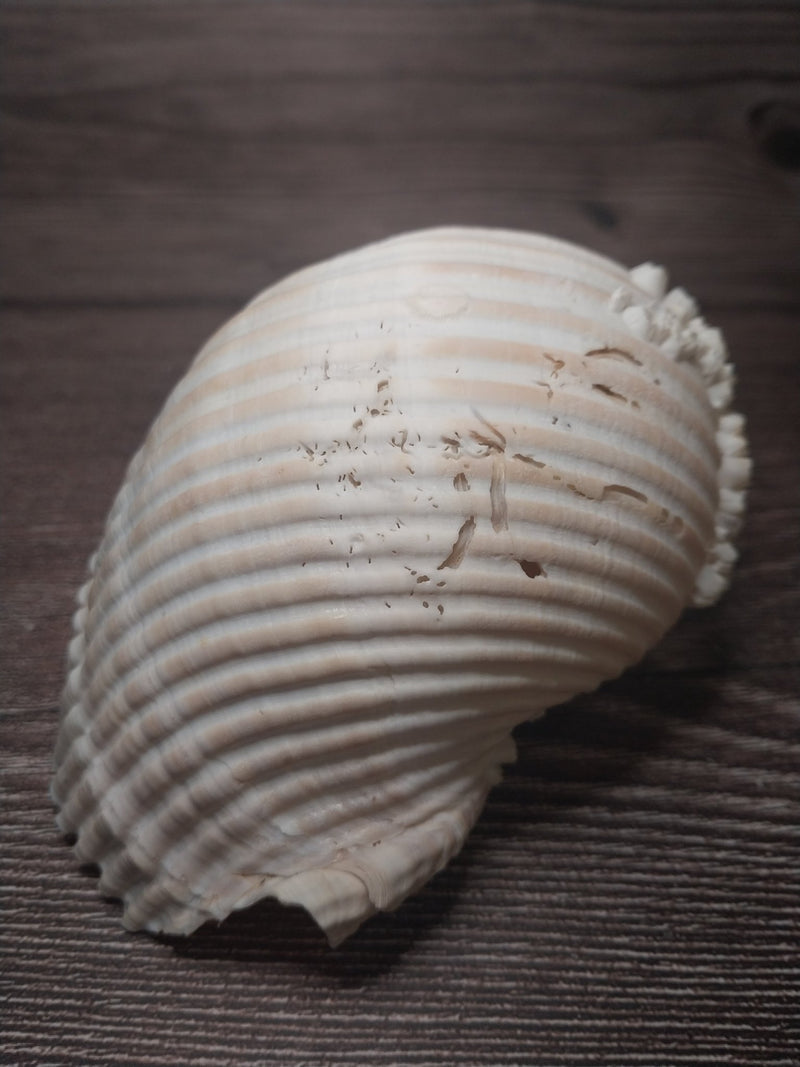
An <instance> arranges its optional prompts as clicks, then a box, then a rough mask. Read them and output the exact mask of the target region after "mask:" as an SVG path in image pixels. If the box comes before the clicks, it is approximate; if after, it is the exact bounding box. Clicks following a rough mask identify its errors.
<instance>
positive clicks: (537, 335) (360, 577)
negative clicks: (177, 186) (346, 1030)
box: [53, 228, 749, 943]
mask: <svg viewBox="0 0 800 1067" xmlns="http://www.w3.org/2000/svg"><path fill="white" fill-rule="evenodd" d="M732 381H733V373H732V369H731V366H730V364H729V363H728V361H727V355H726V351H725V346H724V343H723V340H722V337H721V336H720V334H719V332H718V331H716V330H714V329H712V328H710V327H709V326H707V325H706V324H705V322H704V321H703V319H702V318H701V317H700V316H699V314H698V311H697V308H696V306H695V304H694V302H693V301H692V300H691V298H690V297H689V296H687V294H686V293H684V292H683V291H682V290H680V289H673V290H672V291H667V284H666V276H665V274H664V272H663V271H662V270H661V269H660V268H658V267H654V266H652V265H645V266H643V267H638V268H637V269H636V270H633V271H631V272H627V271H626V270H624V268H622V267H620V266H618V265H617V264H615V263H613V262H611V261H609V260H607V259H605V258H603V257H600V256H597V255H594V254H593V253H590V252H587V251H585V250H583V249H580V248H577V247H575V246H572V245H568V244H565V243H563V242H560V241H557V240H553V239H550V238H547V237H541V236H537V235H534V234H521V233H513V232H506V231H493V230H477V229H455V228H453V229H439V230H431V231H423V232H420V233H414V234H408V235H404V236H400V237H397V238H394V239H392V240H388V241H385V242H382V243H379V244H376V245H372V246H369V247H367V248H363V249H360V250H358V251H355V252H352V253H349V254H346V255H343V256H340V257H338V258H336V259H333V260H331V261H329V262H326V263H322V264H319V265H317V266H314V267H310V268H308V269H306V270H303V271H300V272H299V273H297V274H295V275H293V276H291V277H289V278H287V279H286V280H284V281H283V282H281V283H280V284H278V285H275V286H273V287H272V288H271V289H268V290H267V291H266V292H265V293H263V294H262V295H261V296H259V297H258V298H257V299H255V300H254V301H253V302H252V303H251V304H250V305H249V306H248V307H246V308H245V309H244V310H243V311H242V312H241V313H240V314H239V315H237V316H236V317H235V318H234V319H233V320H232V321H231V322H229V323H228V324H227V325H226V326H225V327H224V328H223V329H222V330H221V331H220V332H219V333H217V334H216V336H214V337H213V338H212V339H211V340H210V341H209V342H208V344H207V345H206V346H205V348H203V350H202V351H201V352H200V354H199V355H198V356H197V358H196V359H195V361H194V363H193V364H192V366H191V368H190V369H189V371H188V373H187V374H186V376H185V377H184V379H183V380H182V381H181V382H180V383H179V384H178V386H177V387H176V389H175V390H174V392H173V394H172V396H171V397H170V398H169V400H168V402H167V404H166V405H165V407H164V410H163V412H162V413H161V415H160V416H159V418H158V419H157V420H156V422H155V423H154V425H153V427H152V429H151V431H150V433H149V434H148V437H147V439H146V441H145V443H144V445H143V447H142V449H141V450H140V452H139V453H138V454H137V455H136V457H135V458H134V459H133V462H132V463H131V466H130V469H129V471H128V473H127V476H126V478H125V481H124V483H123V486H122V488H121V490H120V492H119V495H118V497H117V499H116V502H115V504H114V507H113V509H112V511H111V515H110V517H109V520H108V524H107V528H106V532H105V535H104V538H103V541H102V543H101V545H100V547H99V550H98V552H97V554H96V555H95V557H94V558H93V560H92V561H91V564H90V576H89V580H88V581H87V583H86V585H85V586H84V587H83V589H82V590H81V593H80V596H79V608H78V611H77V614H76V616H75V620H74V625H75V637H74V639H73V641H72V643H71V645H70V649H69V668H70V670H69V678H68V681H67V684H66V688H65V691H64V696H63V716H62V721H61V728H60V734H59V738H58V744H57V750H56V773H55V779H54V783H53V796H54V799H55V801H56V803H57V804H58V805H59V808H60V812H59V823H60V825H61V827H62V828H63V830H65V831H67V832H71V833H74V834H76V835H77V844H76V850H77V853H78V855H79V857H80V859H81V860H83V861H87V862H92V863H96V864H98V865H99V867H100V870H101V880H100V885H101V889H102V890H103V892H105V893H108V894H112V895H115V896H119V897H121V898H122V899H123V901H124V905H125V912H124V922H125V924H126V925H127V926H129V927H131V928H133V929H137V928H146V929H148V930H152V931H158V930H163V931H168V932H172V933H184V934H187V933H190V932H191V931H192V930H194V929H196V927H198V926H199V925H200V924H201V923H203V922H204V921H206V920H208V919H217V920H220V919H223V918H224V917H225V916H226V915H228V914H229V913H230V912H231V911H232V910H234V909H237V908H242V907H245V906H246V905H248V904H250V903H252V902H253V901H255V900H258V899H259V898H261V897H265V896H273V897H277V899H278V900H281V901H284V902H286V903H292V904H301V905H303V906H304V907H306V908H307V909H308V910H309V911H310V912H311V914H312V915H313V916H314V917H315V919H316V920H317V922H318V923H319V924H320V925H321V926H322V927H323V929H324V930H325V931H326V932H327V934H328V937H329V938H330V940H331V941H332V942H334V943H335V942H337V941H339V940H341V939H342V938H343V937H345V936H346V935H347V934H348V933H349V932H351V931H352V930H354V929H355V928H356V927H357V926H358V925H359V924H360V923H361V922H362V921H363V920H364V919H365V918H366V917H367V916H369V915H370V914H372V913H373V912H374V911H376V910H377V909H386V908H393V907H395V906H396V905H397V904H399V903H400V901H402V900H403V898H404V897H405V896H407V894H409V893H410V892H412V891H413V890H415V889H417V888H418V887H419V886H421V885H422V884H423V883H424V882H425V881H426V880H427V879H428V878H430V877H431V875H432V874H434V873H435V872H436V871H437V870H439V869H440V868H441V867H442V866H443V865H444V864H445V863H446V862H447V861H448V860H449V859H450V857H451V856H453V855H454V853H455V852H456V851H457V850H458V849H459V848H460V847H461V845H462V843H463V841H464V838H465V836H466V834H467V832H468V830H469V828H470V827H471V825H472V824H473V822H474V821H475V819H476V818H477V816H478V814H479V812H480V810H481V807H482V805H483V802H484V799H485V797H486V794H487V792H488V790H489V789H490V787H491V786H492V784H493V783H495V782H497V780H498V779H499V777H500V773H501V772H500V766H501V764H502V763H504V762H508V761H510V760H513V758H514V744H513V741H512V739H511V730H512V728H513V726H514V725H515V724H516V723H518V722H520V721H522V720H523V719H526V718H531V717H534V716H537V715H539V714H541V713H542V712H543V711H544V710H545V709H546V708H547V707H549V706H550V705H552V704H556V703H558V702H560V701H563V700H566V699H568V698H569V697H571V696H573V695H574V694H575V693H577V692H581V691H587V690H591V689H593V688H594V687H595V686H597V685H598V684H599V683H600V682H602V681H603V680H604V679H607V678H612V677H614V676H616V675H617V674H619V673H620V672H621V671H622V670H623V669H624V668H625V667H627V666H628V665H629V664H631V663H633V662H635V661H636V660H638V659H639V658H640V657H641V656H642V655H643V653H644V652H645V651H646V650H647V649H648V648H649V647H650V646H651V645H652V644H653V643H654V642H656V641H657V640H658V639H659V637H660V636H661V635H662V634H663V632H664V631H665V630H666V629H667V628H668V627H669V626H670V625H671V624H672V623H673V622H674V621H675V619H676V618H677V617H678V615H679V614H680V612H681V611H682V609H683V608H684V607H685V606H686V605H687V604H690V603H692V602H694V603H695V604H708V603H710V602H712V601H713V600H714V599H715V598H716V597H717V596H719V594H720V593H721V592H722V590H723V589H724V588H725V586H726V583H727V581H728V576H729V572H730V568H731V565H732V563H733V560H734V558H735V552H734V550H733V547H732V538H733V537H734V535H735V534H736V531H737V528H738V525H739V522H740V519H741V516H742V511H743V503H744V490H745V486H746V483H747V479H748V474H749V460H748V459H747V454H746V445H745V439H744V433H743V423H742V419H741V418H740V417H739V416H738V415H734V414H731V413H730V412H729V410H728V409H729V405H730V402H731V394H732Z"/></svg>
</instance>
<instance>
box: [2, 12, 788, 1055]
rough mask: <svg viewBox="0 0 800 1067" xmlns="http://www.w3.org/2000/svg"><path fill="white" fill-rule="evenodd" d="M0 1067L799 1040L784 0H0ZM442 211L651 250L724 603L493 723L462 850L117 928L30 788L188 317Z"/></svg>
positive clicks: (192, 332)
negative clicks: (737, 506)
mask: <svg viewBox="0 0 800 1067" xmlns="http://www.w3.org/2000/svg"><path fill="white" fill-rule="evenodd" d="M0 18H1V19H2V24H3V46H2V47H3V79H4V81H3V88H2V135H3V156H2V170H3V177H2V180H3V205H2V207H3V218H2V252H3V273H2V296H3V299H4V307H3V311H2V320H3V321H2V371H3V392H2V435H3V445H2V457H3V487H2V507H3V564H2V566H3V595H2V610H3V618H2V626H3V634H2V639H1V640H0V650H1V652H0V654H1V655H2V679H1V684H2V694H1V695H0V702H1V704H2V708H3V718H2V740H1V741H0V745H1V746H2V748H1V751H2V774H3V780H4V784H3V789H4V793H3V802H2V803H3V811H2V828H1V829H2V842H1V843H0V864H2V886H3V890H4V894H5V898H4V902H3V914H2V936H3V939H4V945H3V951H4V956H5V959H4V962H3V965H2V976H1V977H0V982H2V984H3V986H4V992H5V998H4V1008H3V1010H4V1018H3V1028H4V1029H3V1037H2V1049H3V1055H4V1057H5V1058H4V1059H3V1060H2V1062H3V1063H5V1064H25V1065H27V1064H38V1065H71V1064H75V1065H79V1064H80V1065H95V1064H104V1065H111V1064H114V1065H117V1064H130V1065H144V1064H154V1065H168V1067H178V1065H190V1064H191V1065H199V1067H218V1065H240V1064H242V1065H258V1064H281V1065H284V1064H285V1065H290V1067H301V1065H303V1067H323V1065H340V1067H341V1065H351V1064H370V1065H372V1067H381V1065H383V1067H390V1065H396V1067H405V1065H408V1067H412V1065H413V1067H434V1065H437V1067H438V1065H441V1064H452V1063H458V1064H466V1065H476V1067H477V1065H490V1064H491V1065H504V1067H512V1065H519V1067H523V1065H548V1064H562V1065H583V1064H595V1065H628V1064H631V1065H632V1064H640V1065H659V1067H666V1065H672V1064H708V1065H712V1064H713V1065H720V1064H731V1065H737V1067H738V1065H755V1064H770V1065H773V1067H789V1065H797V1064H798V1063H800V1022H799V1016H800V962H799V959H798V936H799V931H798V920H799V919H800V831H798V813H799V812H800V803H799V801H800V785H799V779H798V771H799V766H800V763H799V760H798V756H799V755H800V704H799V702H798V688H799V687H798V659H799V658H800V657H799V656H798V616H799V615H800V610H799V608H800V595H799V593H798V568H797V563H798V555H799V548H800V540H799V538H798V526H799V525H800V524H799V523H798V519H799V517H800V478H799V477H798V475H799V474H800V471H799V469H798V468H799V467H800V463H799V462H798V456H799V454H800V388H798V386H800V374H799V371H800V342H799V341H798V331H799V330H800V7H799V6H798V3H797V2H796V0H785V2H782V0H762V2H756V0H752V2H745V0H726V2H722V0H720V2H710V0H707V2H702V0H693V2H688V0H671V2H669V3H662V2H660V0H659V2H655V0H654V2H644V0H643V2H642V3H640V4H636V3H632V2H629V3H623V2H607V3H601V2H592V0H583V2H578V0H571V2H570V0H540V2H532V3H520V2H517V3H511V2H485V3H480V2H472V3H468V2H460V3H453V2H447V0H441V2H428V3H421V2H414V0H391V2H380V0H376V2H373V3H367V2H366V0H362V2H357V0H352V2H342V0H295V2H292V3H289V2H282V3H278V2H274V3H273V2H264V3H256V2H241V0H238V2H223V0H201V2H196V3H190V2H178V0H173V2H160V3H154V2H144V0H142V2H140V3H132V2H114V3H109V2H105V0H83V2H79V3H46V2H31V3H22V2H19V3H13V2H12V3H2V5H0ZM440 222H463V223H480V224H493V225H502V226H511V227H518V228H522V229H533V230H543V231H546V232H549V233H553V234H555V235H558V236H561V237H565V238H568V239H572V240H575V241H578V242H581V243H584V244H587V245H590V246H593V247H594V248H596V249H598V250H600V251H602V252H605V253H608V254H610V255H611V256H613V257H615V258H618V259H620V260H622V261H624V262H626V263H627V264H629V265H633V264H635V263H637V262H640V261H641V260H644V259H654V260H656V261H657V262H662V263H664V264H666V265H668V267H669V268H670V270H671V272H672V275H673V278H674V279H675V280H676V282H679V283H681V284H683V285H685V286H686V287H687V288H688V289H689V290H690V291H691V292H692V293H694V294H695V295H696V296H697V297H698V298H699V299H700V300H701V302H702V304H703V306H704V309H705V311H706V313H707V316H708V318H709V319H710V320H711V321H713V322H714V323H716V324H718V325H720V326H721V327H722V328H723V329H724V331H725V333H726V335H727V337H728V340H729V343H730V346H731V348H732V350H733V353H734V355H735V359H736V362H737V365H738V370H739V378H740V385H739V406H740V408H741V409H742V410H743V411H744V412H745V413H746V415H747V418H748V421H749V426H750V431H751V437H752V449H753V455H754V458H755V463H756V468H755V481H754V484H753V489H752V494H751V504H750V511H749V518H748V521H747V525H746V528H745V530H744V533H743V536H742V539H741V549H742V554H741V562H740V565H739V568H738V571H737V574H736V580H735V583H734V586H733V589H732V590H731V592H730V593H729V594H728V595H727V596H726V598H725V599H724V600H723V601H722V602H721V603H720V604H719V606H717V607H716V608H714V609H712V610H709V611H705V612H696V613H691V614H688V615H687V616H685V617H684V619H683V620H682V621H681V622H680V623H679V625H678V626H677V627H676V629H675V630H674V631H673V632H672V633H671V634H670V635H669V636H668V638H667V639H666V640H665V641H664V642H663V644H661V645H660V647H659V648H657V649H655V650H654V651H653V652H652V653H651V654H650V655H649V656H648V657H647V658H646V660H645V661H644V662H643V663H642V664H641V665H640V666H639V667H638V668H637V669H635V670H633V671H631V672H630V673H629V674H628V675H626V676H625V677H623V678H622V679H620V680H619V681H618V682H616V683H614V684H611V685H607V686H605V687H604V688H603V689H602V690H601V691H599V692H598V693H596V694H594V695H592V696H591V697H586V698H582V699H579V700H575V701H574V702H572V703H571V704H570V705H568V706H567V707H565V708H562V709H559V710H558V711H555V712H552V713H551V714H550V716H549V717H548V718H547V720H546V721H544V722H543V723H539V724H537V725H532V726H529V727H524V728H522V729H520V730H519V732H518V739H519V744H520V760H519V763H518V764H517V765H516V766H515V767H513V768H510V769H509V770H508V773H507V778H506V780H505V782H504V783H503V784H502V785H501V786H500V787H498V788H497V790H496V791H495V792H494V793H493V795H492V796H491V798H490V800H489V803H488V805H487V808H486V810H485V813H484V815H483V817H482V819H481V821H480V823H479V824H478V826H477V827H476V829H475V831H474V833H473V834H472V836H471V838H470V840H469V843H468V845H467V847H466V848H465V849H464V851H463V853H462V854H461V855H460V856H459V857H458V858H457V859H456V861H455V862H454V863H453V864H452V865H451V866H450V867H449V868H448V869H447V870H446V871H445V872H443V873H442V874H441V875H440V876H439V877H437V878H436V879H435V880H434V881H433V882H432V883H431V884H430V885H429V886H428V887H427V888H426V889H424V890H423V891H422V892H421V893H420V894H419V895H418V896H416V897H415V898H414V899H412V900H411V901H409V902H408V903H407V904H406V905H405V906H403V907H402V908H401V909H400V910H399V911H397V912H396V913H394V914H392V915H388V916H380V917H378V918H376V919H375V920H373V921H372V922H370V923H369V924H368V925H367V926H366V927H365V928H364V929H363V930H362V931H361V932H360V933H358V934H357V935H356V936H355V937H353V938H352V940H350V941H349V942H347V943H345V945H343V946H342V947H341V948H339V949H338V950H336V951H331V950H330V949H328V948H327V947H326V945H325V943H324V941H323V939H322V937H321V935H320V934H319V933H318V932H317V931H316V929H315V928H314V927H313V925H312V923H311V921H310V920H309V919H308V918H307V917H305V916H304V914H303V913H301V912H299V911H295V910H285V909H282V908H280V907H279V906H277V905H275V904H269V903H267V904H264V905H260V906H257V907H256V908H254V909H252V910H251V911H249V912H247V913H244V914H241V915H239V916H237V917H236V918H234V919H232V920H230V921H228V922H227V923H225V924H223V925H222V926H220V927H217V928H212V929H205V930H203V931H201V932H199V933H198V934H197V935H195V936H193V937H191V938H189V939H188V940H170V939H156V938H152V937H149V936H146V935H131V934H128V933H125V932H124V931H123V929H122V928H121V926H120V925H119V907H118V905H117V904H115V903H113V902H110V901H106V900H103V899H102V898H101V897H100V896H99V894H98V893H97V891H96V887H95V882H94V880H93V879H92V877H91V876H90V875H88V874H87V873H86V872H85V871H81V870H80V869H79V868H78V866H77V865H76V863H75V861H74V858H73V856H72V853H71V852H70V850H69V849H68V848H67V847H66V846H65V844H64V842H63V841H62V840H61V838H60V837H59V835H58V833H57V832H56V828H55V824H54V821H53V812H52V809H51V806H50V803H49V800H48V796H47V787H48V777H49V769H50V758H51V757H50V754H51V747H52V743H53V739H54V735H55V730H56V721H57V710H56V707H57V700H58V693H59V689H60V686H61V681H62V665H63V655H64V648H65V645H66V642H67V639H68V630H69V616H70V614H71V611H72V602H73V596H74V593H75V590H76V589H77V587H78V585H79V583H80V581H81V578H82V574H83V569H84V564H85V560H86V558H87V556H88V555H89V553H90V551H91V550H92V548H93V546H94V544H95V542H96V541H97V539H98V537H99V535H100V531H101V528H102V523H103V520H104V516H105V513H106V510H107V508H108V506H109V504H110V501H111V498H112V494H113V493H114V491H115V489H116V486H117V484H118V482H119V480H120V478H121V476H122V473H123V469H124V466H125V463H126V461H127V459H128V458H129V457H130V455H131V454H132V452H133V450H134V449H135V447H136V445H137V444H138V442H139V440H140V439H141V437H142V435H143V433H144V431H145V429H146V427H147V425H148V423H149V422H150V420H151V419H152V418H153V416H154V415H155V414H156V412H157V410H158V409H159V407H160V406H161V403H162V402H163V400H164V398H165V396H166V394H167V392H168V390H169V388H170V387H171V385H172V384H173V383H174V382H175V381H176V380H177V378H178V377H179V376H180V375H181V373H182V371H183V369H184V368H185V366H186V365H187V363H188V361H189V359H190V357H191V356H192V354H193V353H194V351H195V350H196V349H197V347H198V346H199V344H200V343H201V342H202V341H203V340H204V338H205V337H206V336H207V335H208V334H209V333H210V331H211V330H212V329H214V328H215V327H216V326H217V325H218V324H220V323H221V322H222V321H223V320H224V319H225V318H226V317H227V316H228V315H229V314H231V313H232V312H233V311H234V310H235V309H236V308H237V307H238V306H239V305H240V304H242V303H243V302H244V301H245V300H246V299H248V298H249V297H250V296H251V295H252V294H254V293H255V292H256V291H257V290H259V289H260V288H262V287H264V286H265V285H267V284H268V283H270V282H272V281H274V280H276V279H277V278H279V277H280V276H281V275H282V274H284V273H285V272H286V271H288V270H290V269H292V268H295V267H299V266H302V265H304V264H306V263H309V262H312V261H314V260H316V259H319V258H321V257H324V256H327V255H329V254H331V253H333V252H336V251H340V250H343V249H346V248H350V247H354V246H356V245H358V244H360V243H362V242H364V241H367V240H370V239H373V238H377V237H380V236H383V235H388V234H390V233H393V232H396V231H400V230H406V229H412V228H416V227H420V226H425V225H429V224H433V223H440Z"/></svg>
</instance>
